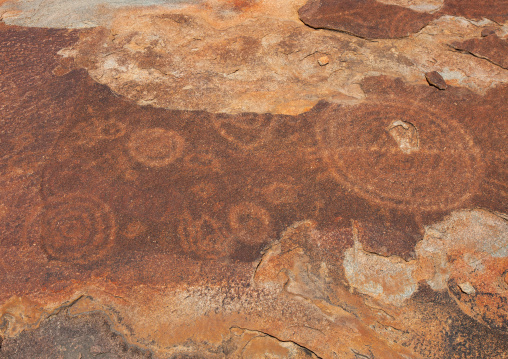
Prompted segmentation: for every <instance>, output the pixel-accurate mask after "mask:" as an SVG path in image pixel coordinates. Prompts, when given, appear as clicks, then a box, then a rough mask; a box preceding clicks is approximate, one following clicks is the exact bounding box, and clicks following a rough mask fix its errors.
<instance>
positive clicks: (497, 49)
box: [452, 33, 508, 70]
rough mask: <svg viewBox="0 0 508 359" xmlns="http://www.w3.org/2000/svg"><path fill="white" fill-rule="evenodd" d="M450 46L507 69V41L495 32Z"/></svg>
mask: <svg viewBox="0 0 508 359" xmlns="http://www.w3.org/2000/svg"><path fill="white" fill-rule="evenodd" d="M452 46H453V47H454V48H455V49H457V50H460V51H464V52H467V53H469V54H472V55H474V56H478V57H480V58H483V59H486V60H488V61H490V62H492V63H493V64H496V65H498V66H501V67H502V68H504V69H507V70H508V41H507V40H503V39H500V38H499V37H498V36H497V35H496V34H495V33H493V34H488V35H487V36H484V37H482V38H480V39H471V40H467V41H463V42H454V43H453V44H452Z"/></svg>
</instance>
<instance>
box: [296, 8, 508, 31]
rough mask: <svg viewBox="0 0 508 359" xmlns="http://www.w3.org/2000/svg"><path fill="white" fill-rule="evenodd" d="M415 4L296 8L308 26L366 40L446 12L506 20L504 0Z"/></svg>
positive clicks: (414, 28)
mask: <svg viewBox="0 0 508 359" xmlns="http://www.w3.org/2000/svg"><path fill="white" fill-rule="evenodd" d="M404 3H406V4H404ZM416 3H417V4H418V3H423V4H422V5H423V6H420V7H418V6H415V5H416V4H410V2H408V1H402V2H401V3H399V2H398V1H393V2H392V1H378V0H309V1H308V2H307V3H306V4H305V6H303V7H302V8H301V9H300V10H299V15H300V19H301V20H302V21H303V22H304V23H305V24H307V25H309V26H311V27H314V28H319V29H330V30H337V31H343V32H348V33H351V34H353V35H356V36H361V37H364V38H369V39H386V38H400V37H403V36H408V35H409V34H412V33H416V32H418V31H419V30H421V29H422V28H423V27H424V26H426V25H427V24H428V23H429V22H431V21H432V20H434V19H437V18H439V17H441V16H445V15H453V16H461V17H465V18H468V19H471V20H482V19H484V18H486V19H488V20H492V21H494V22H498V23H504V22H506V21H507V20H508V3H507V2H506V1H497V0H489V1H482V2H478V1H475V0H444V2H443V4H442V5H441V7H434V6H430V7H426V6H425V5H427V4H425V1H421V2H420V1H416ZM404 5H406V6H404ZM431 5H432V4H431ZM425 10H428V11H425ZM436 10H439V11H436Z"/></svg>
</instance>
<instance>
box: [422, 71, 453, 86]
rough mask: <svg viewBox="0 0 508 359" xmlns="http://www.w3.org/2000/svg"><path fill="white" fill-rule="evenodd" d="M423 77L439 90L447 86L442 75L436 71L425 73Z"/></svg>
mask: <svg viewBox="0 0 508 359" xmlns="http://www.w3.org/2000/svg"><path fill="white" fill-rule="evenodd" d="M425 78H426V79H427V82H428V83H429V85H431V86H434V87H437V88H438V89H440V90H446V89H447V88H448V85H447V84H446V82H445V80H444V79H443V76H441V74H440V73H439V72H437V71H431V72H427V73H425Z"/></svg>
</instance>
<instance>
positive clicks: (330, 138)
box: [318, 104, 482, 211]
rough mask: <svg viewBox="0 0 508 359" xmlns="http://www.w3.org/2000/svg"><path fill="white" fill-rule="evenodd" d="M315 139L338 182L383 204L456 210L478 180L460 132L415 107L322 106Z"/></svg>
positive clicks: (477, 160)
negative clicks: (323, 108) (334, 107)
mask: <svg viewBox="0 0 508 359" xmlns="http://www.w3.org/2000/svg"><path fill="white" fill-rule="evenodd" d="M398 124H403V126H402V125H401V126H400V128H397V132H394V126H398ZM405 131H406V132H405ZM318 140H319V145H320V148H321V153H322V155H323V156H324V157H325V159H326V160H327V161H328V164H329V166H330V170H331V172H332V174H333V176H334V177H335V178H336V180H337V181H339V182H340V183H341V184H343V185H344V186H345V187H346V188H347V189H349V190H353V191H354V192H356V193H357V194H358V195H360V196H362V197H364V198H366V199H367V200H369V201H372V202H377V203H380V204H382V205H386V206H392V207H398V208H401V209H408V210H427V211H431V210H447V209H450V208H455V207H458V206H460V205H461V204H462V203H464V202H465V201H466V200H467V199H468V198H469V197H471V196H472V195H474V194H475V191H476V188H477V186H478V183H479V180H480V179H481V177H482V165H481V154H480V150H479V149H478V148H477V146H476V145H475V144H474V143H473V140H472V138H471V137H470V136H469V135H468V134H467V133H466V132H465V131H464V129H463V128H462V127H461V126H460V125H459V124H458V123H456V122H454V121H452V120H450V119H447V118H445V117H444V116H441V115H439V114H436V113H433V112H432V111H429V110H428V109H422V108H418V107H416V106H411V107H406V106H404V105H400V104H397V105H392V104H379V105H365V106H361V107H350V108H345V109H342V108H340V109H339V110H335V111H334V110H333V109H330V108H329V109H328V110H325V112H324V113H323V120H322V121H321V122H320V123H319V126H318Z"/></svg>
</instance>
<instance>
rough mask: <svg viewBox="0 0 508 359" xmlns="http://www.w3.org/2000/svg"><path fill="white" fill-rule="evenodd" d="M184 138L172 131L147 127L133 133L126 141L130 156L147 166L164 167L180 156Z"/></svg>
mask: <svg viewBox="0 0 508 359" xmlns="http://www.w3.org/2000/svg"><path fill="white" fill-rule="evenodd" d="M184 145H185V140H184V139H183V137H182V136H180V135H179V134H177V133H176V132H174V131H169V130H165V129H163V128H149V129H145V130H141V131H138V132H136V133H134V134H133V135H132V136H131V138H130V141H129V143H128V148H129V152H130V154H131V156H132V157H133V158H134V159H136V161H138V162H141V163H142V164H144V165H147V166H149V167H164V166H167V165H169V164H171V163H172V162H174V161H175V160H177V159H178V158H180V157H181V156H182V153H183V149H184Z"/></svg>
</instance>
